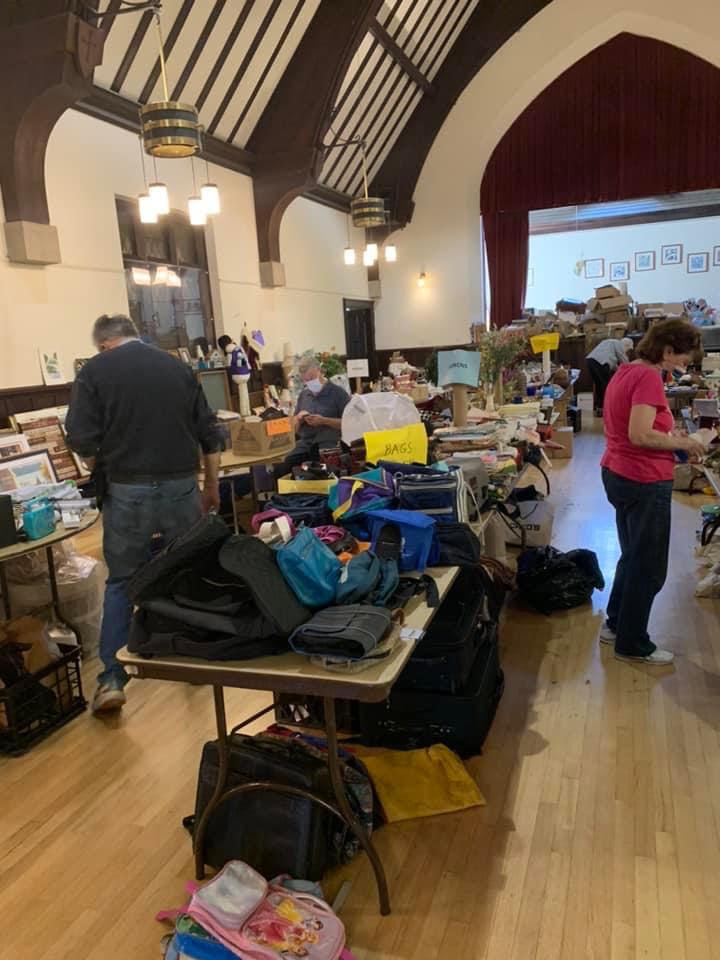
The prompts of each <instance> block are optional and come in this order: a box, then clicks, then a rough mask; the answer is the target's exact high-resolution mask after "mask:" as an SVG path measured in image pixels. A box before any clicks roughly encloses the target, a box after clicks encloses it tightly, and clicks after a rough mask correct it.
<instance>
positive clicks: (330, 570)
mask: <svg viewBox="0 0 720 960" xmlns="http://www.w3.org/2000/svg"><path fill="white" fill-rule="evenodd" d="M277 563H278V566H279V567H280V570H281V571H282V575H283V576H284V577H285V580H286V581H287V582H288V584H289V586H290V588H291V589H292V591H293V593H294V594H295V596H296V597H297V598H298V600H299V601H300V603H302V604H303V605H304V606H306V607H311V608H313V609H317V608H318V607H327V606H330V605H331V604H333V603H334V602H335V591H336V590H337V583H338V579H339V577H340V568H341V564H340V561H339V560H338V558H337V557H336V556H335V554H334V553H333V552H332V550H331V549H330V548H329V547H326V546H325V544H324V543H323V542H322V540H320V539H319V537H318V536H317V535H316V534H315V533H313V531H312V530H310V529H309V527H303V528H302V529H301V530H300V531H299V532H298V533H297V535H296V536H295V537H293V539H292V540H291V541H290V542H289V543H286V544H283V546H281V547H280V548H279V550H278V551H277Z"/></svg>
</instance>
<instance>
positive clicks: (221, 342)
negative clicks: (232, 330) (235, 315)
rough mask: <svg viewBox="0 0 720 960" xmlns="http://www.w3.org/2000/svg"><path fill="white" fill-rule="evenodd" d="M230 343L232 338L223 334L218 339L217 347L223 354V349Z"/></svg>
mask: <svg viewBox="0 0 720 960" xmlns="http://www.w3.org/2000/svg"><path fill="white" fill-rule="evenodd" d="M232 342H233V339H232V337H229V336H228V335H227V334H226V333H224V334H223V335H222V336H221V337H218V347H220V349H221V350H222V352H223V353H225V347H227V345H228V344H229V343H232Z"/></svg>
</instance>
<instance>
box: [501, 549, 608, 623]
mask: <svg viewBox="0 0 720 960" xmlns="http://www.w3.org/2000/svg"><path fill="white" fill-rule="evenodd" d="M517 571H518V572H517V585H518V589H519V591H520V596H521V597H522V598H523V600H525V601H526V602H527V603H529V604H530V605H531V606H533V607H535V609H536V610H539V611H540V613H545V614H549V613H552V611H553V610H569V609H571V608H572V607H579V606H581V605H582V604H583V603H588V602H589V600H590V599H591V597H592V594H593V590H595V589H596V588H597V589H598V590H602V589H603V587H604V586H605V580H604V579H603V575H602V572H601V570H600V566H599V564H598V559H597V557H596V555H595V554H594V553H593V552H592V550H571V551H570V552H569V553H562V552H561V551H560V550H556V549H555V547H536V548H534V549H532V550H526V551H525V552H524V553H523V554H521V556H520V558H519V560H518V568H517Z"/></svg>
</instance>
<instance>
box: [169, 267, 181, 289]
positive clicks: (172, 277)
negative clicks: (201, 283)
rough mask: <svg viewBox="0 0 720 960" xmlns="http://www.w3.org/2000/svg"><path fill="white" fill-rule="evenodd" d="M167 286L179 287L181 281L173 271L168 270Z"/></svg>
mask: <svg viewBox="0 0 720 960" xmlns="http://www.w3.org/2000/svg"><path fill="white" fill-rule="evenodd" d="M167 285H168V286H169V287H181V286H182V280H181V278H180V276H179V275H178V273H177V271H175V270H168V277H167Z"/></svg>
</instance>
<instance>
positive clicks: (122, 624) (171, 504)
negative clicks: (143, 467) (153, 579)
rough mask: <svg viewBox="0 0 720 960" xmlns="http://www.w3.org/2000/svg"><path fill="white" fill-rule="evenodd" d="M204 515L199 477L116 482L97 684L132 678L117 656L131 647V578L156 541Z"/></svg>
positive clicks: (110, 500) (106, 534) (106, 511)
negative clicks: (128, 639) (128, 591)
mask: <svg viewBox="0 0 720 960" xmlns="http://www.w3.org/2000/svg"><path fill="white" fill-rule="evenodd" d="M200 515H201V510H200V494H199V492H198V485H197V480H196V478H195V477H194V476H188V477H182V478H180V479H177V480H160V481H158V482H156V483H111V484H110V486H109V490H108V494H107V497H106V499H105V500H104V502H103V512H102V516H103V552H104V554H105V562H106V563H107V566H108V579H107V583H106V585H105V607H104V610H103V622H102V629H101V631H100V659H101V660H102V664H103V670H102V673H100V674H99V676H98V683H112V684H114V685H116V686H120V687H122V686H124V685H125V684H126V683H127V680H128V677H127V674H126V673H125V669H124V668H123V667H122V665H121V664H119V663H118V662H117V659H116V657H115V655H116V653H117V652H118V650H119V649H120V648H121V647H124V646H125V644H126V643H127V638H128V631H129V629H130V617H131V616H132V604H131V603H130V600H129V598H128V595H127V583H128V580H129V579H130V577H131V576H132V575H133V574H134V573H135V571H136V570H138V569H139V567H141V566H142V565H143V564H144V563H146V562H147V561H148V560H149V559H150V551H151V544H152V538H153V536H154V535H155V534H158V533H159V534H162V537H163V540H164V541H165V543H168V542H169V541H170V540H173V539H174V538H175V537H177V536H178V535H179V534H181V533H183V532H184V531H185V530H187V529H188V527H190V526H192V524H193V523H195V522H196V521H197V520H198V519H199V518H200Z"/></svg>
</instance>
